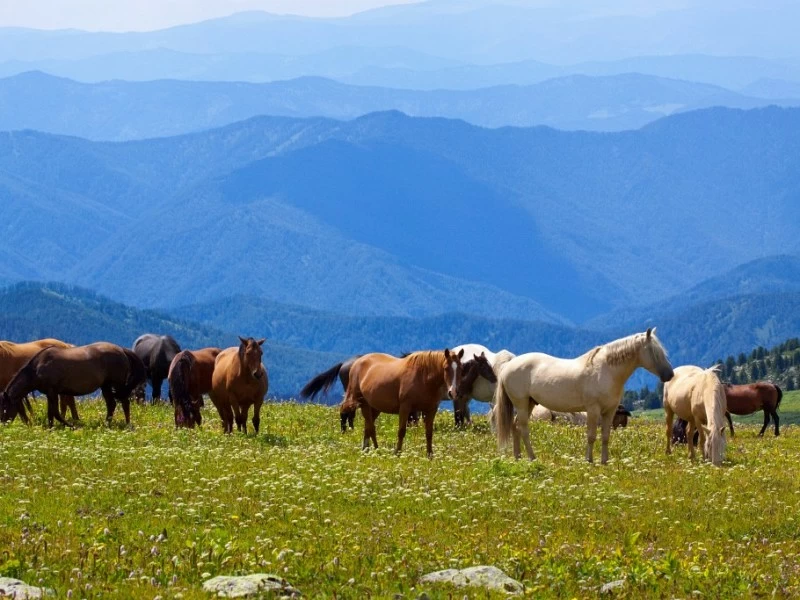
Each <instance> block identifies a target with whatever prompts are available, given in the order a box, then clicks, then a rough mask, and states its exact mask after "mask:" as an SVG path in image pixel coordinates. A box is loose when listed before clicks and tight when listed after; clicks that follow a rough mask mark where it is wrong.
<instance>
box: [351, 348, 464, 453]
mask: <svg viewBox="0 0 800 600" xmlns="http://www.w3.org/2000/svg"><path fill="white" fill-rule="evenodd" d="M463 355H464V352H463V350H462V351H461V352H460V353H458V354H453V353H451V352H450V351H449V350H444V351H443V352H441V351H439V352H435V351H434V352H430V351H426V352H414V353H413V354H410V355H408V356H406V357H405V358H395V357H394V356H390V355H388V354H377V353H376V354H366V355H364V356H362V357H361V358H359V359H357V360H356V361H355V362H354V363H353V365H352V367H351V368H350V381H349V385H348V386H347V393H346V394H345V400H344V409H346V410H350V409H353V408H356V407H360V408H361V414H362V416H363V417H364V444H363V447H364V449H367V448H369V441H370V439H371V440H372V443H373V444H374V445H375V447H376V448H377V447H378V439H377V436H376V434H375V420H376V419H377V418H378V416H379V415H380V414H381V413H382V412H385V413H390V414H394V415H399V416H400V426H399V429H398V431H397V448H396V452H398V453H399V452H400V451H401V450H402V449H403V438H404V437H405V435H406V427H407V425H408V417H409V415H410V414H411V412H412V411H415V410H416V411H420V412H421V413H422V414H423V415H424V417H425V441H426V445H427V450H428V456H429V457H430V456H432V455H433V420H434V418H435V417H436V412H437V411H438V409H439V403H440V402H441V400H442V398H444V397H445V395H446V397H448V398H450V399H451V400H453V399H455V398H456V392H457V390H458V385H459V383H460V381H461V358H462V356H463Z"/></svg>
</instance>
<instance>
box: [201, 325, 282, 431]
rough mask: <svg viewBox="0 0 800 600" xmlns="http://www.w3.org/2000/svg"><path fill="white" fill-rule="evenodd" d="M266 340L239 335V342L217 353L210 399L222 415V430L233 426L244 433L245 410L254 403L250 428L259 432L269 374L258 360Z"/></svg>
mask: <svg viewBox="0 0 800 600" xmlns="http://www.w3.org/2000/svg"><path fill="white" fill-rule="evenodd" d="M265 341H266V340H263V339H261V340H254V339H253V338H243V337H239V342H240V343H239V346H238V347H237V346H233V347H231V348H226V349H225V350H223V351H222V352H220V353H219V354H218V355H217V358H216V360H215V362H214V372H213V374H212V376H211V390H210V391H209V396H210V397H211V402H213V403H214V406H215V407H216V408H217V412H219V416H220V419H222V430H223V431H224V432H225V433H232V432H233V421H234V418H235V419H236V427H237V429H238V430H239V431H243V432H244V433H245V434H247V414H248V413H249V412H250V407H251V406H252V407H253V428H254V429H255V430H256V433H258V426H259V423H261V405H262V404H263V403H264V396H266V395H267V390H268V389H269V375H268V373H267V369H266V368H265V367H264V365H263V364H262V363H261V357H262V355H263V351H262V350H261V346H263V345H264V342H265Z"/></svg>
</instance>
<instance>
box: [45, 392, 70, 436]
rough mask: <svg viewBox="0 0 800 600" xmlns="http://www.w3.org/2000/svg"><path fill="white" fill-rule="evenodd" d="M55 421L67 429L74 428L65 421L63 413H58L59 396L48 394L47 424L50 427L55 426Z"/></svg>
mask: <svg viewBox="0 0 800 600" xmlns="http://www.w3.org/2000/svg"><path fill="white" fill-rule="evenodd" d="M53 419H55V420H56V421H58V422H59V423H61V424H62V425H64V426H65V427H69V428H70V429H71V428H72V425H70V424H69V423H67V422H66V421H65V420H64V417H62V416H61V413H60V412H59V411H58V394H47V423H48V426H50V427H52V426H53Z"/></svg>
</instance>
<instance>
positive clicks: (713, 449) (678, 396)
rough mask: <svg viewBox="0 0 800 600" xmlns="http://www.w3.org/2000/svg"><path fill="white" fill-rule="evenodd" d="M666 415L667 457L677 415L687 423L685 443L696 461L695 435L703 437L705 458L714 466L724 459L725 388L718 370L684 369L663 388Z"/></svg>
mask: <svg viewBox="0 0 800 600" xmlns="http://www.w3.org/2000/svg"><path fill="white" fill-rule="evenodd" d="M664 412H665V413H666V418H667V454H670V453H671V452H672V434H673V429H672V427H673V426H672V421H673V418H674V416H675V415H678V417H679V418H681V419H684V420H685V421H688V426H687V428H686V441H687V443H688V445H689V456H690V457H691V458H692V459H693V458H694V456H695V450H694V432H695V431H697V432H699V434H700V437H699V444H700V446H701V447H702V448H703V456H704V457H705V458H707V459H708V460H710V461H711V463H712V464H713V465H715V466H720V465H721V464H722V461H723V460H724V458H725V443H726V442H725V387H724V386H723V385H722V382H721V381H720V380H719V377H718V376H717V371H716V367H712V368H710V369H702V368H700V367H695V366H693V365H685V366H683V367H678V368H676V369H675V376H674V377H673V379H672V380H671V381H669V382H668V383H666V384H665V385H664Z"/></svg>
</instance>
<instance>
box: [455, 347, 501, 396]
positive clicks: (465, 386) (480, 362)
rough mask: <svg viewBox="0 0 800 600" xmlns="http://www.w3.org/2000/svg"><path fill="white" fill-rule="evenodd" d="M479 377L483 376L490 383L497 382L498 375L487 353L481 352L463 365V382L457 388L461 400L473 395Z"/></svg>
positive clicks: (457, 394)
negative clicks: (473, 388)
mask: <svg viewBox="0 0 800 600" xmlns="http://www.w3.org/2000/svg"><path fill="white" fill-rule="evenodd" d="M478 377H483V378H484V379H486V381H488V382H489V383H497V375H495V374H494V369H492V365H491V364H489V359H488V358H486V353H485V352H481V353H480V354H479V355H476V356H474V357H473V358H472V359H471V360H468V361H467V362H465V363H464V364H463V365H462V374H461V382H460V383H459V385H458V389H457V390H456V396H457V397H458V399H459V400H461V399H466V398H469V397H470V396H471V395H472V386H473V385H474V384H475V380H476V379H477V378H478Z"/></svg>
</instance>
